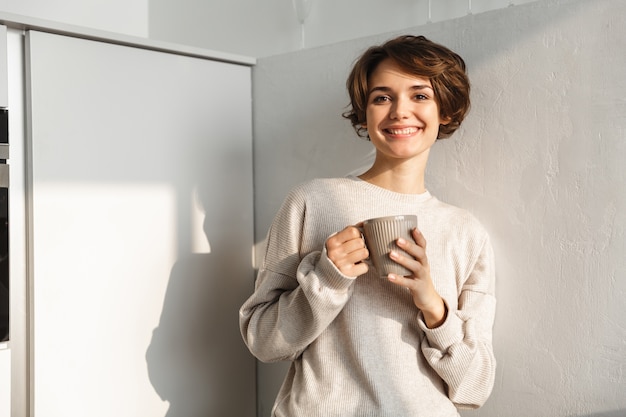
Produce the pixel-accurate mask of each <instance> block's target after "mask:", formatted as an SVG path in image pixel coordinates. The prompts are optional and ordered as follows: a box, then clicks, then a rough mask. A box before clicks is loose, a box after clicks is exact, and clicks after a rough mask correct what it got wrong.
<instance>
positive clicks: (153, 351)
mask: <svg viewBox="0 0 626 417" xmlns="http://www.w3.org/2000/svg"><path fill="white" fill-rule="evenodd" d="M225 159H227V158H225ZM210 171H211V173H214V175H206V176H205V179H206V180H205V181H204V182H203V183H201V184H199V186H198V188H197V190H198V197H199V200H200V201H201V204H202V208H203V210H204V212H205V217H204V222H203V231H204V233H205V235H206V236H207V237H208V238H209V240H210V247H211V251H210V253H191V254H189V255H186V256H183V257H181V258H180V259H179V260H178V261H177V262H176V263H175V264H174V266H173V268H172V270H171V273H170V278H169V283H168V287H167V291H166V294H165V299H164V303H163V310H162V313H161V318H160V321H159V325H158V327H157V328H156V329H154V331H153V336H152V340H151V343H150V346H149V347H148V349H147V352H146V361H147V365H148V374H149V377H150V382H151V383H152V385H153V387H154V389H155V391H156V392H157V393H158V394H159V396H160V397H161V399H163V400H164V401H167V402H169V404H170V407H169V410H168V411H167V414H166V417H188V416H189V417H190V416H205V417H214V416H215V417H223V416H254V415H255V401H254V387H255V380H254V359H253V358H252V356H251V355H250V353H249V352H248V350H247V348H246V347H245V344H244V343H243V340H242V337H241V334H240V332H239V323H238V311H239V307H240V306H241V304H242V303H243V302H244V301H245V298H246V297H247V295H248V293H249V292H250V291H251V287H250V285H251V283H252V270H251V261H250V253H249V251H248V252H246V249H245V248H242V247H241V246H242V244H241V241H242V237H241V236H242V235H241V233H240V231H243V232H244V235H243V236H244V240H245V230H243V229H245V225H246V224H247V223H245V222H242V221H241V220H240V219H241V217H242V216H243V217H245V216H246V213H245V210H246V208H245V207H243V208H241V209H240V210H238V208H237V205H236V204H235V203H236V200H237V197H233V195H232V194H229V193H232V191H230V190H229V189H228V188H229V187H224V184H219V183H218V181H223V178H224V176H225V173H224V172H222V173H221V174H220V173H219V168H218V167H212V168H211V169H210ZM203 173H204V174H209V173H208V172H206V169H205V170H204V171H203ZM214 179H215V181H214ZM220 185H221V187H220ZM234 188H235V189H237V188H238V187H236V186H235V187H234ZM240 211H241V213H240ZM238 226H239V227H238ZM233 229H237V230H233ZM246 282H247V283H248V284H249V285H245V283H246Z"/></svg>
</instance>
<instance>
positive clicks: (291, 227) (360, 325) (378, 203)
mask: <svg viewBox="0 0 626 417" xmlns="http://www.w3.org/2000/svg"><path fill="white" fill-rule="evenodd" d="M413 213H414V214H417V216H418V227H419V229H420V230H421V231H422V233H423V235H424V237H425V238H426V241H427V255H428V259H429V262H430V268H431V275H432V278H433V280H434V283H435V286H436V289H437V291H438V292H439V294H440V295H441V296H442V297H443V298H444V300H445V302H446V304H447V306H448V309H449V313H448V316H447V319H446V321H445V322H444V323H443V324H442V325H441V326H440V327H438V328H436V329H428V328H427V327H426V325H425V323H424V321H423V318H422V317H421V315H420V313H419V310H418V309H417V308H416V307H415V305H414V304H413V303H412V299H411V297H410V295H409V293H408V291H407V290H405V289H403V288H400V287H398V286H395V285H394V284H392V283H390V282H388V281H387V280H385V279H382V278H379V277H378V276H377V275H376V273H375V271H374V270H373V268H371V269H370V272H368V274H366V275H363V276H360V277H358V278H356V279H355V278H351V277H347V276H345V275H343V274H341V273H340V272H339V270H338V269H337V268H336V267H335V266H334V265H333V264H332V262H331V261H330V260H329V259H328V257H327V256H326V252H325V249H324V243H325V241H326V239H327V238H328V236H330V235H331V234H332V233H335V232H337V231H339V230H341V229H343V228H344V227H346V226H347V225H353V224H356V223H358V222H360V221H362V220H365V219H368V218H372V217H378V216H388V215H399V214H413ZM494 281H495V274H494V266H493V252H492V249H491V245H490V243H489V238H488V236H487V234H486V232H485V231H484V229H483V228H482V226H481V225H480V224H479V222H478V221H477V220H476V219H475V218H474V217H473V216H471V215H470V214H469V213H468V212H466V211H464V210H461V209H459V208H456V207H453V206H450V205H447V204H444V203H442V202H440V201H439V200H437V199H436V198H434V197H432V196H431V195H430V194H429V193H428V192H426V193H424V194H419V195H412V194H398V193H394V192H391V191H389V190H386V189H383V188H380V187H377V186H374V185H372V184H369V183H367V182H365V181H362V180H360V179H358V178H357V177H347V178H335V179H318V180H313V181H310V182H307V183H305V184H302V185H300V186H297V187H295V188H294V189H293V190H292V191H291V192H290V194H289V195H288V197H287V198H286V200H285V202H284V203H283V205H282V207H281V209H280V210H279V212H278V214H277V215H276V218H275V219H274V223H273V224H272V227H271V229H270V231H269V234H268V240H267V252H266V254H265V259H264V262H263V265H262V267H261V268H260V270H259V274H258V277H257V281H256V286H255V291H254V294H252V296H251V297H250V298H249V299H248V300H247V301H246V302H245V303H244V305H243V306H242V307H241V310H240V327H241V332H242V335H243V338H244V340H245V342H246V344H247V346H248V348H249V349H250V351H251V352H252V353H253V354H254V356H256V357H257V358H258V359H259V360H261V361H264V362H273V361H291V362H292V363H291V367H290V369H289V372H288V374H287V376H286V379H285V381H284V383H283V385H282V388H281V390H280V392H279V394H278V397H277V399H276V403H275V405H274V410H273V414H272V415H273V416H276V417H287V416H289V417H309V416H310V417H312V416H319V417H334V416H337V417H352V416H354V417H368V416H372V417H374V416H376V417H383V416H385V417H422V416H423V417H453V416H458V412H457V407H471V408H475V407H478V406H480V405H482V404H483V403H484V402H485V401H486V399H487V397H488V396H489V394H490V392H491V389H492V387H493V382H494V376H495V366H496V364H495V359H494V356H493V349H492V343H491V339H492V331H491V329H492V326H493V321H494V314H495V305H496V302H495V298H494Z"/></svg>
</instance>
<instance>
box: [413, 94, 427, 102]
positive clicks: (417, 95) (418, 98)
mask: <svg viewBox="0 0 626 417" xmlns="http://www.w3.org/2000/svg"><path fill="white" fill-rule="evenodd" d="M414 98H415V99H416V100H418V101H422V100H428V96H427V95H426V94H416V95H415V96H414Z"/></svg>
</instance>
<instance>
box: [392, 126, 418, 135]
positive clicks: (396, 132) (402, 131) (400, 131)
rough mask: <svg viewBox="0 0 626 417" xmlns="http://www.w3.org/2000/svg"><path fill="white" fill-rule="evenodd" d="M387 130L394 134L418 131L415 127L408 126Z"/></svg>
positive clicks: (407, 133) (408, 133)
mask: <svg viewBox="0 0 626 417" xmlns="http://www.w3.org/2000/svg"><path fill="white" fill-rule="evenodd" d="M387 131H388V132H389V133H391V134H393V135H410V134H411V133H415V132H417V129H416V128H414V127H407V128H404V129H387Z"/></svg>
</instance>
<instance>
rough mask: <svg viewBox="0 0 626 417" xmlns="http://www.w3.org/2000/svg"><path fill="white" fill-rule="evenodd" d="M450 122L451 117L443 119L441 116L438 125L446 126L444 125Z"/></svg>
mask: <svg viewBox="0 0 626 417" xmlns="http://www.w3.org/2000/svg"><path fill="white" fill-rule="evenodd" d="M451 121H452V118H451V117H443V116H441V117H439V124H440V125H443V126H446V125H448V124H450V122H451Z"/></svg>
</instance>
